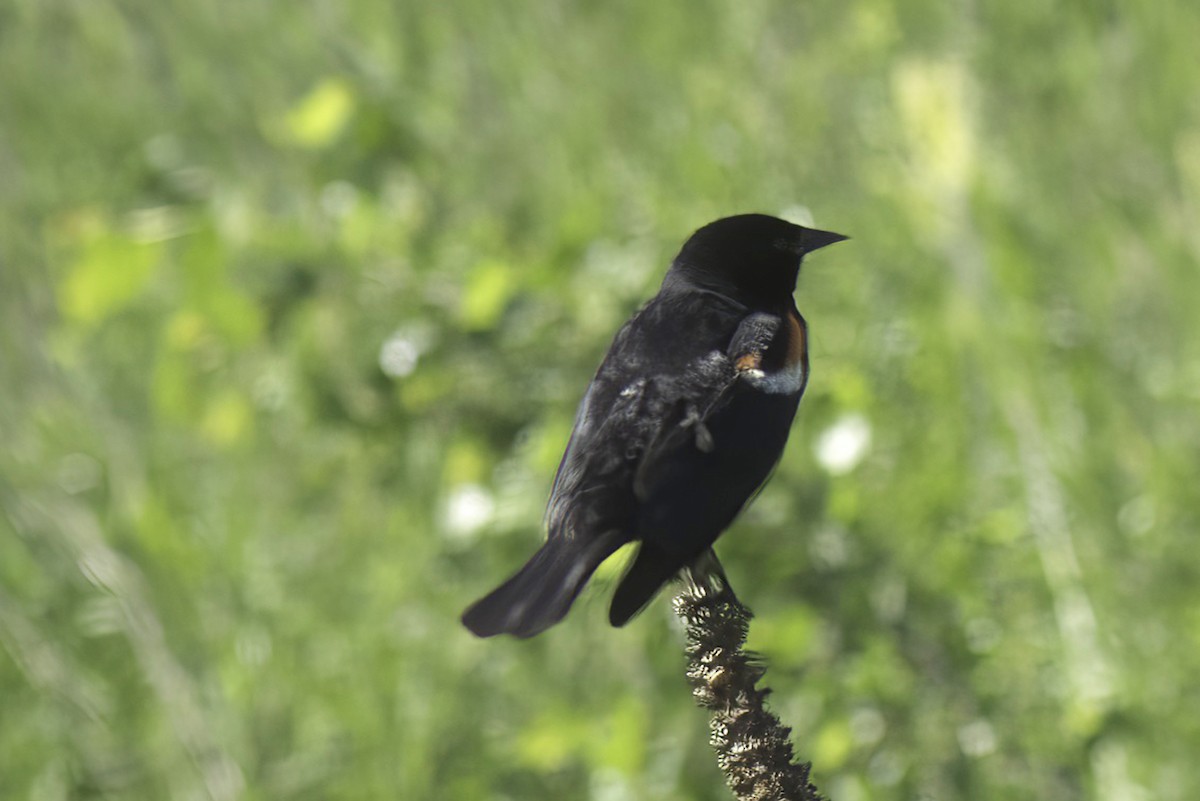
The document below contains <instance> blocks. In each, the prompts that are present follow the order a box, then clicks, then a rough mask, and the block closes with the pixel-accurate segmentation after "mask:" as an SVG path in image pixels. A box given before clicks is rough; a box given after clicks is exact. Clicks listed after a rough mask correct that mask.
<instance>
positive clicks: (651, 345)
mask: <svg viewBox="0 0 1200 801" xmlns="http://www.w3.org/2000/svg"><path fill="white" fill-rule="evenodd" d="M744 316H745V309H744V307H742V306H740V305H739V304H735V303H733V302H732V301H730V302H727V303H722V302H720V301H719V300H715V299H713V298H709V297H705V296H697V295H691V296H688V297H684V298H667V299H661V298H660V299H656V300H655V301H652V302H651V303H650V304H648V305H647V306H646V307H645V308H644V309H642V311H641V312H639V313H638V314H637V315H635V316H634V317H633V319H631V320H630V321H629V322H628V323H626V324H625V326H624V327H622V329H621V330H620V331H619V332H618V333H617V335H616V337H615V338H614V340H613V343H612V346H611V347H610V348H609V352H608V354H607V356H606V357H605V359H604V361H603V363H602V364H601V365H600V369H599V370H598V371H597V373H596V376H595V377H594V378H593V379H592V382H591V384H590V385H589V386H588V390H587V392H586V393H585V395H584V397H583V400H582V401H581V403H580V405H579V411H578V412H577V413H576V416H575V425H574V428H573V430H572V432H571V438H570V441H569V442H568V443H567V448H566V452H565V453H564V454H563V458H562V462H561V463H560V464H559V468H558V473H557V475H556V476H555V479H554V488H553V490H552V491H551V495H550V502H549V504H548V506H547V510H546V523H547V529H548V533H549V535H550V536H551V537H555V536H560V535H565V536H574V535H578V534H582V535H584V536H586V532H588V531H595V530H598V529H600V528H611V527H620V528H623V529H628V528H629V527H630V525H631V523H632V516H633V513H634V506H635V503H636V502H635V498H634V493H633V484H634V475H635V473H636V471H637V468H638V465H639V464H640V463H641V462H642V461H643V460H644V459H645V456H646V454H647V453H648V452H649V451H650V450H651V449H652V448H654V447H656V446H655V443H657V442H659V441H661V440H662V438H663V436H664V433H665V432H670V431H673V430H675V429H676V428H678V427H679V426H678V423H679V419H678V415H679V414H680V413H681V412H682V413H686V412H687V411H688V410H690V409H692V408H700V409H701V411H703V410H704V409H707V408H708V407H709V406H711V405H713V403H715V402H716V401H717V400H718V399H719V396H720V394H721V391H722V389H723V388H724V387H725V386H726V385H727V384H728V383H729V382H730V381H731V380H732V379H733V378H734V377H735V374H736V371H735V368H734V366H733V363H732V362H731V361H730V360H729V358H728V356H727V353H726V350H727V349H728V347H729V342H730V336H731V334H732V333H733V332H734V331H736V330H738V323H739V321H740V320H741V319H742V318H743V317H744ZM684 325H686V326H687V328H686V329H684V328H682V326H684ZM685 401H686V402H685ZM697 405H698V406H697Z"/></svg>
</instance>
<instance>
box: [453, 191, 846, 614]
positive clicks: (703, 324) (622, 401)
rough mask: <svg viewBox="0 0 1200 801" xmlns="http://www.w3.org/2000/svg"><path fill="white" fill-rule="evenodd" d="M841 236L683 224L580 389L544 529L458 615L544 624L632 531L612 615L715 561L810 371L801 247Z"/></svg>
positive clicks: (782, 226)
mask: <svg viewBox="0 0 1200 801" xmlns="http://www.w3.org/2000/svg"><path fill="white" fill-rule="evenodd" d="M843 239H846V237H844V236H842V235H841V234H835V233H831V232H829V231H818V230H814V229H811V228H803V227H801V226H799V225H793V224H791V223H789V222H785V221H784V220H780V219H777V218H775V217H768V216H766V215H762V214H744V215H739V216H736V217H727V218H724V219H721V220H717V221H716V222H713V223H710V224H708V225H706V226H704V227H703V228H701V229H700V230H698V231H696V232H695V233H694V234H692V236H691V237H690V238H689V239H688V240H687V242H685V243H684V245H683V248H682V249H681V250H680V251H679V255H678V256H676V257H675V260H674V262H673V263H672V264H671V268H670V270H668V271H667V275H666V278H665V280H664V281H663V284H662V288H661V289H660V290H659V292H658V294H657V295H656V296H655V297H654V298H653V299H652V300H651V301H650V302H649V303H648V304H646V306H644V307H643V308H642V310H641V311H639V312H638V313H637V314H635V315H634V316H633V318H632V319H630V320H629V322H627V323H626V324H625V325H624V327H622V328H621V330H620V331H619V332H617V336H616V338H615V339H614V340H613V343H612V346H611V347H610V348H609V351H608V355H607V356H605V358H604V361H603V362H602V363H601V365H600V369H599V371H597V373H596V377H595V378H593V379H592V383H591V385H590V386H589V387H588V389H587V393H586V394H585V395H584V396H583V401H582V402H581V403H580V405H579V411H578V413H577V414H576V417H575V429H574V431H573V432H572V433H571V439H570V441H569V442H568V443H567V450H566V453H565V454H563V458H562V463H561V464H560V465H559V467H558V474H557V476H555V479H554V489H553V490H552V492H551V494H550V502H549V506H548V508H547V510H546V526H547V530H548V536H547V539H546V543H545V544H544V545H543V546H542V547H541V549H540V550H539V551H538V552H537V553H536V554H534V555H533V558H531V559H530V560H529V562H528V563H527V564H526V565H525V566H524V567H522V568H521V569H520V570H518V571H517V573H516V574H515V575H514V576H513V577H512V578H510V579H509V580H508V581H506V582H504V583H503V584H501V585H500V586H499V587H498V588H497V589H495V590H494V591H492V592H491V593H490V594H488V595H487V596H485V597H484V598H482V599H480V600H479V601H477V602H476V603H475V604H473V605H472V606H471V607H470V608H469V609H467V611H466V612H465V613H464V614H463V618H462V620H463V623H464V624H465V625H466V627H467V628H468V629H470V630H471V631H472V632H474V633H475V634H477V635H479V636H480V637H491V636H493V635H496V634H503V633H507V634H513V635H516V636H517V637H532V636H533V635H535V634H537V633H539V632H541V631H544V630H545V629H546V628H548V627H550V626H552V625H553V624H555V623H557V622H558V621H559V620H561V619H562V618H563V616H564V615H566V614H567V610H568V609H570V608H571V604H572V603H573V602H574V600H575V598H576V596H578V595H579V592H580V590H582V589H583V585H584V584H585V583H586V582H587V580H588V579H589V578H590V577H591V575H592V573H593V572H594V571H595V569H596V567H597V566H599V564H600V563H601V562H603V561H604V560H605V559H606V558H607V557H608V556H609V555H611V554H612V553H613V552H614V551H616V550H617V549H618V548H620V547H621V546H622V545H624V544H625V543H627V542H630V541H631V540H638V541H640V543H641V545H640V547H639V550H638V552H637V557H636V559H635V560H634V562H633V565H632V566H631V567H630V568H629V570H628V571H627V572H626V573H625V576H624V577H623V578H622V579H621V583H620V585H619V586H618V587H617V590H616V593H615V595H614V596H613V600H612V607H611V608H610V611H609V619H610V621H611V622H612V624H613V625H614V626H621V625H624V624H625V623H626V622H627V621H628V620H629V619H630V618H631V617H633V616H634V615H635V614H637V612H638V611H639V610H641V608H642V607H643V606H645V605H646V604H647V603H648V602H649V601H650V599H651V598H653V597H654V595H655V594H656V593H657V592H658V590H659V589H660V588H661V587H662V585H663V584H664V583H665V582H667V581H668V580H669V579H670V578H671V577H672V576H674V575H675V574H676V573H678V572H679V571H680V570H681V569H683V568H685V567H690V566H696V565H699V563H700V562H701V561H704V562H705V563H706V564H707V565H714V566H715V568H714V567H707V568H705V569H715V570H719V569H720V568H719V563H717V562H716V561H715V555H713V554H712V552H711V550H710V548H711V546H712V544H713V542H715V541H716V539H717V537H718V536H720V534H721V532H722V531H724V530H725V528H726V527H728V526H729V524H730V523H732V522H733V519H734V518H735V517H736V516H737V514H738V512H740V511H741V509H742V507H743V506H744V505H745V503H746V501H747V500H748V499H749V498H750V497H751V496H752V495H753V494H754V492H755V491H756V490H757V489H758V488H759V487H760V486H761V485H762V484H763V482H764V481H766V479H767V476H768V475H769V474H770V472H771V470H772V469H773V468H774V467H775V465H776V463H777V462H778V461H779V457H780V456H781V455H782V453H783V446H784V444H785V443H786V442H787V437H788V429H789V428H790V427H791V424H792V418H793V417H794V416H795V414H796V407H797V405H798V404H799V403H800V396H801V395H802V394H803V393H804V386H805V384H806V383H807V381H808V340H807V328H806V325H805V322H804V318H803V317H801V316H800V313H799V312H798V311H797V310H796V303H795V301H794V300H793V299H792V293H793V292H794V291H795V289H796V278H797V276H798V275H799V272H800V262H801V260H802V259H803V257H804V255H805V254H806V253H811V252H812V251H814V250H816V249H818V248H822V247H825V246H826V245H831V244H833V243H834V242H840V241H842V240H843ZM710 559H711V562H710V561H709V560H710Z"/></svg>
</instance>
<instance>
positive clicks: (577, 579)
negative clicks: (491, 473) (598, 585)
mask: <svg viewBox="0 0 1200 801" xmlns="http://www.w3.org/2000/svg"><path fill="white" fill-rule="evenodd" d="M624 540H625V538H624V537H623V536H622V535H621V534H620V533H619V532H609V533H607V534H604V535H601V536H599V537H596V538H593V539H591V540H589V541H587V542H583V541H581V540H579V539H564V538H560V537H555V538H553V539H550V540H547V541H546V543H545V544H544V545H543V546H542V547H541V548H540V549H539V550H538V552H537V553H535V554H534V555H533V557H532V558H531V559H530V560H529V561H528V562H527V563H526V564H525V566H524V567H522V568H521V569H520V570H518V571H517V572H516V574H514V575H513V577H512V578H510V579H509V580H508V581H506V582H504V583H503V584H501V585H500V586H499V587H497V588H496V589H494V590H492V592H490V593H488V594H487V595H485V596H484V597H483V598H480V599H479V600H478V601H476V602H475V603H474V604H472V605H471V606H470V607H469V608H468V609H467V611H466V612H464V613H463V616H462V622H463V625H464V626H466V627H467V628H468V629H470V630H471V632H472V633H474V634H475V635H476V636H478V637H494V636H495V635H497V634H512V635H513V636H515V637H521V638H525V637H532V636H534V635H535V634H540V633H541V632H543V631H545V630H546V629H548V628H550V627H551V626H553V625H554V624H555V623H557V622H558V621H560V620H562V619H563V618H564V617H565V616H566V614H567V612H568V611H569V610H570V608H571V604H573V603H574V602H575V599H576V598H577V597H578V596H579V593H580V591H582V590H583V587H584V585H585V584H586V583H587V580H588V579H589V578H591V576H592V573H594V572H595V571H596V568H597V567H599V566H600V563H601V562H603V561H604V560H605V559H607V558H608V557H609V556H610V555H611V554H612V553H613V552H614V551H616V550H617V548H619V547H621V545H622V544H623V543H624Z"/></svg>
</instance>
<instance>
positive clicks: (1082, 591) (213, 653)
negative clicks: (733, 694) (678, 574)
mask: <svg viewBox="0 0 1200 801" xmlns="http://www.w3.org/2000/svg"><path fill="white" fill-rule="evenodd" d="M1198 26H1200V11H1196V10H1194V9H1192V8H1189V7H1188V6H1187V5H1186V4H1182V3H1175V4H1162V3H1150V2H1135V3H1127V4H1124V5H1120V6H1116V5H1113V6H1107V5H1104V4H1095V3H1093V4H1090V5H1089V4H1084V3H1067V4H1056V5H1046V6H1038V5H1037V4H1033V5H1030V4H1024V5H1022V4H1011V3H997V2H983V3H976V4H974V5H963V4H959V5H953V4H945V3H932V2H909V3H904V4H885V3H879V2H868V1H867V0H857V1H855V2H849V3H833V2H824V1H823V2H815V3H784V2H766V0H748V2H739V3H727V4H722V3H716V2H692V3H644V2H626V1H625V0H617V2H612V3H568V2H558V3H546V4H540V5H538V6H536V7H534V6H530V7H528V8H525V9H522V10H521V13H517V12H516V11H515V10H514V9H513V7H511V6H508V5H505V4H497V3H485V2H478V1H477V0H458V1H457V2H452V3H434V2H429V3H421V2H414V3H384V2H379V1H378V0H357V1H356V2H351V3H342V4H338V3H306V4H294V3H279V2H276V3H269V2H267V3H235V2H230V0H217V1H216V2H212V3H207V4H195V3H183V2H178V0H162V1H161V2H132V1H130V2H111V1H110V0H93V1H92V2H86V3H85V2H58V3H46V2H34V1H33V0H11V2H10V3H8V4H7V5H6V6H4V8H2V9H0V439H2V441H3V443H4V444H3V448H2V449H0V645H2V646H3V649H2V651H0V699H2V700H0V797H3V798H14V799H16V798H38V799H84V798H120V799H163V798H179V799H195V798H209V799H234V798H241V799H304V798H308V799H347V800H351V799H353V800H355V801H358V800H360V799H374V798H381V799H382V798H401V799H463V800H464V801H470V800H471V799H494V800H496V801H499V800H500V799H541V798H544V799H562V798H597V799H647V800H649V799H656V801H657V800H658V799H680V800H682V799H724V798H728V797H729V796H728V793H727V791H726V790H725V788H724V786H723V783H722V779H721V777H720V774H719V772H718V770H717V768H716V766H715V765H714V764H713V760H712V757H711V754H710V753H709V751H708V748H707V745H706V728H705V727H706V723H705V718H704V715H703V714H702V713H701V712H700V711H699V710H696V709H695V708H693V707H692V705H691V701H690V698H689V694H688V691H687V688H686V685H685V683H684V680H683V677H682V675H681V668H682V663H683V657H682V655H681V651H680V646H681V637H680V634H679V633H678V631H677V629H676V628H675V626H674V625H673V622H672V620H671V616H670V612H669V606H668V604H667V603H666V601H665V599H660V600H659V601H658V602H656V604H655V605H654V606H653V607H652V608H651V609H650V610H649V611H648V612H647V613H645V614H643V615H642V617H641V618H639V619H638V620H637V621H635V622H634V623H633V624H632V625H631V626H629V627H628V628H627V629H624V630H620V631H613V630H610V629H609V628H608V627H607V625H606V623H605V615H604V612H603V610H604V606H605V604H606V597H607V591H608V590H610V589H611V585H612V579H613V576H614V574H615V572H616V570H617V567H616V566H611V567H609V566H606V569H605V570H604V571H602V576H601V577H600V579H599V580H598V581H597V582H595V584H596V586H594V587H592V588H591V590H589V591H588V592H587V593H586V594H585V596H584V598H583V600H582V601H581V603H580V604H579V605H578V608H577V609H576V610H575V611H574V612H573V613H572V615H571V617H570V618H569V620H568V621H567V623H566V624H564V625H562V626H560V627H557V628H555V629H553V630H552V631H551V632H549V633H547V634H546V635H544V636H542V637H539V638H537V639H535V640H532V641H529V642H515V641H508V640H501V641H488V642H480V641H476V640H474V639H472V638H471V637H470V636H469V635H468V634H467V633H466V632H465V631H464V630H463V629H462V628H461V627H460V626H459V625H458V621H457V616H458V613H459V612H460V611H461V609H462V607H464V606H465V605H466V604H467V603H468V602H469V601H471V600H473V599H474V598H475V597H476V596H477V595H479V594H480V593H481V592H483V591H484V590H486V589H487V588H489V587H490V586H491V585H492V584H493V583H495V582H496V581H497V580H499V579H500V578H502V577H503V576H504V575H505V574H506V573H507V572H508V571H510V570H512V569H513V568H515V567H516V566H517V565H518V564H519V563H520V562H521V560H522V559H523V558H524V557H525V556H526V555H528V553H530V552H531V551H532V549H533V547H534V545H535V543H536V541H537V539H538V537H539V531H538V525H539V521H540V519H541V506H542V504H543V502H544V499H545V496H546V494H547V492H548V489H549V482H550V479H551V477H552V475H553V471H554V468H555V465H556V464H557V459H558V456H559V455H560V453H561V449H562V446H563V445H564V443H565V438H566V434H567V432H568V430H569V426H570V423H571V419H572V415H573V413H574V404H575V403H576V402H577V400H578V398H579V396H580V394H581V392H582V390H583V387H584V386H585V385H586V382H587V380H588V379H589V377H590V374H591V371H592V370H593V369H594V367H595V365H596V363H597V361H598V359H599V357H600V355H601V354H602V353H603V351H604V349H605V348H606V347H607V344H608V339H609V337H610V336H611V334H612V332H613V331H615V329H616V327H617V326H618V325H619V324H620V322H621V321H622V320H623V319H624V318H625V317H626V316H627V315H628V314H629V313H630V312H631V311H632V310H634V309H635V308H636V307H637V305H638V304H639V303H640V302H641V301H642V300H644V299H645V298H647V297H649V296H650V295H651V294H652V293H653V292H654V291H655V288H656V285H657V282H658V281H659V280H660V279H661V276H662V273H663V270H664V269H665V266H666V264H667V261H668V260H669V258H670V256H671V255H672V254H673V253H674V251H675V248H677V247H678V245H679V243H680V242H681V241H682V239H683V238H684V237H685V236H686V235H687V234H688V233H689V232H690V231H691V230H693V229H694V228H696V227H698V226H699V225H701V224H703V223H705V222H708V221H709V220H711V219H713V218H715V217H718V216H722V215H724V214H729V213H736V212H743V211H765V212H771V213H789V214H792V215H795V216H797V218H799V219H810V218H811V219H813V220H814V221H815V222H816V224H818V225H819V226H821V227H826V228H831V229H833V230H837V231H842V232H845V233H847V234H850V235H851V236H852V237H853V239H852V240H851V241H850V242H849V243H846V244H843V245H839V246H838V247H837V248H831V249H829V250H828V251H823V252H821V253H820V254H819V255H818V256H815V257H814V258H813V259H812V260H811V262H810V263H809V264H807V265H806V267H805V272H804V275H803V276H802V278H801V283H800V289H799V292H798V296H797V297H798V302H799V305H800V308H801V310H802V311H803V312H804V313H805V315H806V317H807V318H808V320H809V322H810V325H811V329H812V334H813V353H812V358H813V368H812V369H813V378H812V381H811V383H810V385H809V390H808V395H807V397H806V398H805V400H804V403H803V404H802V406H801V410H800V414H799V417H798V420H797V424H796V426H795V429H794V431H793V435H792V441H791V443H790V446H789V449H788V452H787V455H786V457H785V459H784V462H783V464H782V465H781V466H780V468H779V470H778V472H777V474H776V476H775V478H774V480H773V481H772V483H771V484H770V486H769V488H768V489H767V490H766V491H765V492H764V493H763V495H762V496H761V497H760V498H759V500H758V501H757V502H756V504H755V506H754V507H752V508H751V510H750V511H749V512H748V513H747V514H746V515H745V516H744V517H743V518H742V520H741V521H740V522H739V523H738V524H736V525H735V527H734V529H733V530H732V531H731V532H730V533H729V534H728V535H727V536H726V537H725V538H724V539H723V540H722V541H721V546H720V552H721V554H722V556H723V559H724V561H725V563H726V566H727V568H728V570H729V572H730V575H731V578H732V580H733V582H734V585H735V587H737V588H739V591H740V594H741V595H742V596H743V597H744V599H745V600H746V601H747V602H748V603H749V604H750V605H751V606H753V607H754V609H755V610H756V611H757V612H758V614H759V618H758V620H757V621H756V624H755V628H754V631H753V633H752V638H751V639H752V642H751V644H752V645H753V647H755V648H757V649H758V650H760V651H761V652H762V653H764V654H765V655H766V656H767V658H768V659H769V660H770V665H771V668H770V671H769V673H768V682H769V683H770V684H771V685H772V686H773V687H774V688H775V690H776V692H775V694H774V695H773V697H772V698H773V703H774V707H775V708H776V709H777V710H778V711H779V712H780V713H781V714H782V716H783V717H784V718H785V721H786V722H788V723H789V724H791V725H792V726H794V728H795V735H794V737H795V741H796V745H797V750H798V752H799V753H800V754H802V755H804V756H805V757H806V758H808V759H812V760H813V762H814V780H815V781H816V783H817V784H818V786H820V787H821V788H822V790H824V791H826V792H827V793H829V794H830V795H832V797H833V798H834V799H836V801H856V800H857V799H897V800H899V799H912V798H928V799H946V800H947V801H949V800H950V799H968V798H973V799H988V800H989V801H994V800H1004V799H1013V800H1014V801H1016V800H1017V799H1028V798H1055V799H1135V800H1136V799H1149V798H1153V799H1161V800H1162V801H1172V800H1174V799H1179V800H1181V801H1182V800H1184V799H1194V798H1196V797H1197V796H1198V795H1200V771H1197V770H1196V768H1195V754H1196V753H1197V751H1200V725H1198V724H1197V721H1198V720H1200V692H1198V691H1197V688H1196V680H1195V679H1196V676H1197V675H1200V614H1198V613H1197V609H1198V606H1197V600H1196V587H1197V585H1198V581H1200V557H1197V556H1196V553H1197V548H1196V544H1195V534H1196V531H1197V528H1198V527H1200V500H1198V499H1200V495H1198V494H1197V490H1196V468H1197V458H1198V453H1200V413H1198V412H1200V338H1197V337H1196V336H1195V330H1196V325H1195V323H1194V321H1193V320H1194V315H1195V307H1196V305H1197V301H1198V300H1200V270H1198V269H1197V266H1198V265H1197V262H1198V259H1197V256H1198V254H1200V235H1198V233H1197V231H1200V227H1198V226H1197V220H1200V102H1198V101H1197V98H1200V93H1198V91H1197V90H1198V88H1200V87H1198V85H1197V79H1196V69H1195V50H1196V48H1195V41H1194V40H1195V36H1194V31H1196V30H1197V29H1200V28H1198ZM388 343H390V344H388ZM384 356H386V358H383V357H384ZM414 359H415V361H414ZM385 366H386V368H387V369H384V367H385ZM852 420H858V421H859V423H858V424H859V425H860V427H861V424H862V423H863V422H865V424H866V426H867V428H868V430H869V433H870V441H869V447H868V448H867V449H866V451H865V453H864V454H863V456H862V458H861V461H859V462H857V463H855V464H853V465H849V466H846V467H845V468H844V469H833V470H831V469H830V468H829V466H828V464H827V462H823V461H822V459H820V458H818V454H819V451H820V444H821V442H822V441H823V437H824V435H825V434H826V433H827V432H829V431H831V430H839V429H838V427H839V426H844V425H845V424H846V423H847V421H852Z"/></svg>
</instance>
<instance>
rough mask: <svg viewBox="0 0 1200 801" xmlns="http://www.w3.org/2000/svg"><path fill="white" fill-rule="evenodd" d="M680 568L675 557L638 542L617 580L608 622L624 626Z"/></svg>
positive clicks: (678, 561)
mask: <svg viewBox="0 0 1200 801" xmlns="http://www.w3.org/2000/svg"><path fill="white" fill-rule="evenodd" d="M681 567H683V565H682V564H681V560H680V559H679V556H678V555H677V554H670V553H667V552H666V551H663V550H661V549H659V548H656V547H654V546H653V545H650V544H649V543H645V542H643V543H642V547H641V548H640V549H638V553H637V558H636V559H634V561H633V564H632V565H630V567H629V570H627V571H626V572H625V575H624V576H623V577H622V578H621V583H620V584H619V585H618V586H617V591H616V592H615V593H613V599H612V605H611V606H610V607H609V609H608V620H609V622H610V623H612V624H613V625H614V626H617V627H620V626H624V625H625V624H626V623H628V622H629V621H630V619H631V618H633V616H634V615H636V614H637V613H638V612H640V611H642V608H643V607H644V606H646V604H648V603H650V601H651V600H652V599H653V598H654V596H655V595H657V594H658V591H659V590H660V589H662V586H663V585H664V584H666V583H667V582H668V581H670V580H671V578H672V577H673V576H675V574H676V573H678V572H679V570H680V568H681Z"/></svg>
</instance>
